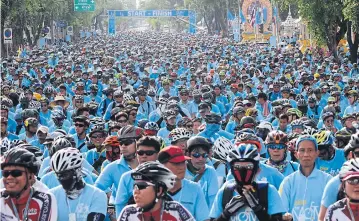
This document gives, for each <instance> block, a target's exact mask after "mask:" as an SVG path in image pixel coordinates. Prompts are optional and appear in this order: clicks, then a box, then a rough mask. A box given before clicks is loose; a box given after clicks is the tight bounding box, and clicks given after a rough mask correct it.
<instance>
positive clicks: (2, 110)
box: [0, 104, 18, 134]
mask: <svg viewBox="0 0 359 221" xmlns="http://www.w3.org/2000/svg"><path fill="white" fill-rule="evenodd" d="M0 115H1V116H2V117H5V118H6V119H7V130H8V131H9V132H10V133H13V134H15V133H16V134H18V133H17V131H16V127H17V123H16V122H15V120H14V119H11V116H10V115H9V108H8V107H7V106H5V105H3V104H2V105H0Z"/></svg>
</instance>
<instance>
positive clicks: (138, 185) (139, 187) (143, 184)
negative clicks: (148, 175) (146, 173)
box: [133, 181, 155, 190]
mask: <svg viewBox="0 0 359 221" xmlns="http://www.w3.org/2000/svg"><path fill="white" fill-rule="evenodd" d="M149 186H155V184H153V183H149V182H145V181H142V182H136V183H135V184H133V189H134V190H144V189H146V188H147V187H149Z"/></svg>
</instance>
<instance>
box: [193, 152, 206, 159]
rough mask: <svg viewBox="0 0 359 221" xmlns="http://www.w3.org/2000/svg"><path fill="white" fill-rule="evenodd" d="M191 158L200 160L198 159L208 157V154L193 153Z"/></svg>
mask: <svg viewBox="0 0 359 221" xmlns="http://www.w3.org/2000/svg"><path fill="white" fill-rule="evenodd" d="M192 157H194V158H197V159H198V158H200V157H202V158H204V159H206V158H207V157H208V153H202V154H200V153H193V154H192Z"/></svg>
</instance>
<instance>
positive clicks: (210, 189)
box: [185, 165, 219, 208]
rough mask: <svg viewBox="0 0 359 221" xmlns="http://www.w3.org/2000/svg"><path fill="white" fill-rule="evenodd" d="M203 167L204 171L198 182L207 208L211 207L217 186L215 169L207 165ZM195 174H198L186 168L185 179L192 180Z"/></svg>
mask: <svg viewBox="0 0 359 221" xmlns="http://www.w3.org/2000/svg"><path fill="white" fill-rule="evenodd" d="M205 167H206V168H205V171H204V173H203V175H202V177H201V179H200V180H199V181H198V184H199V185H200V186H201V188H202V191H203V194H204V197H205V198H206V202H207V205H208V208H210V207H212V204H213V201H214V198H215V197H216V194H217V192H218V189H219V188H218V180H217V173H216V170H215V169H214V168H213V167H211V166H208V165H205ZM197 176H198V175H196V174H193V173H191V172H190V171H189V170H188V169H186V174H185V178H186V179H188V180H191V181H194V180H195V179H196V177H197Z"/></svg>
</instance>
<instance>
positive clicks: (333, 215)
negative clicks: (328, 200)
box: [325, 159, 359, 221]
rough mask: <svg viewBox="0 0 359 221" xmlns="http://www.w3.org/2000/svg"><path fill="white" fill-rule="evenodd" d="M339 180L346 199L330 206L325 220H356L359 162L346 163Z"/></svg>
mask: <svg viewBox="0 0 359 221" xmlns="http://www.w3.org/2000/svg"><path fill="white" fill-rule="evenodd" d="M339 178H340V180H341V181H342V184H341V189H342V190H343V192H344V194H345V198H344V199H341V200H339V201H337V202H336V203H334V204H332V205H331V206H329V208H328V211H327V213H326V216H325V220H329V221H332V220H356V219H357V218H358V215H357V214H358V213H359V207H358V203H359V195H358V185H359V160H357V159H351V160H349V161H347V162H345V163H344V164H343V167H342V168H341V170H340V172H339Z"/></svg>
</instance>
